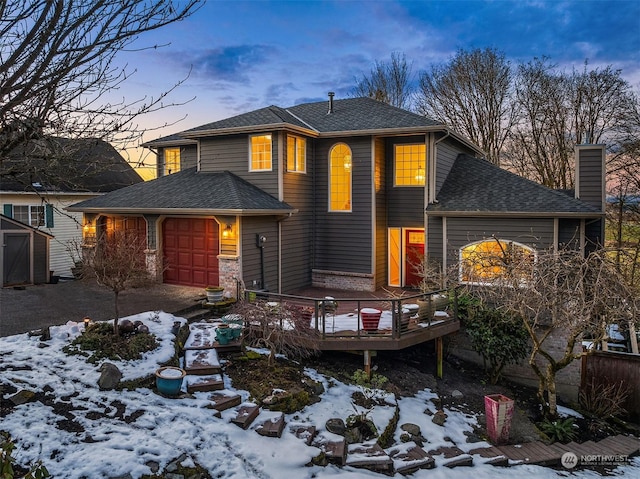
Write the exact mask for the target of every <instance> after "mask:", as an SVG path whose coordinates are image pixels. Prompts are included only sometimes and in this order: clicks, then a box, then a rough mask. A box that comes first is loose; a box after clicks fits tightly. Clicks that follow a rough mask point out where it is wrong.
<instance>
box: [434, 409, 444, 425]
mask: <svg viewBox="0 0 640 479" xmlns="http://www.w3.org/2000/svg"><path fill="white" fill-rule="evenodd" d="M446 420H447V415H446V414H445V412H444V411H443V410H442V409H438V410H437V411H436V413H435V414H434V415H433V418H432V419H431V422H432V423H434V424H437V425H438V426H444V423H445V422H446Z"/></svg>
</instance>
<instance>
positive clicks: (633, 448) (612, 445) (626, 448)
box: [598, 434, 640, 456]
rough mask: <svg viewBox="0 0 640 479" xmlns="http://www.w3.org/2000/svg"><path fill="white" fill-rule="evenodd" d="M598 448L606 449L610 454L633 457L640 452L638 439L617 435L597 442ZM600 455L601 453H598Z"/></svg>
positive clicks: (639, 440)
mask: <svg viewBox="0 0 640 479" xmlns="http://www.w3.org/2000/svg"><path fill="white" fill-rule="evenodd" d="M598 446H602V447H606V448H607V449H608V450H610V451H611V453H612V454H620V455H623V456H634V455H636V454H638V452H640V439H638V438H637V437H633V436H625V435H623V434H618V435H617V436H609V437H606V438H604V439H603V440H602V441H599V442H598ZM600 454H602V453H600Z"/></svg>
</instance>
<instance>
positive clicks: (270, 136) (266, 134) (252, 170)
mask: <svg viewBox="0 0 640 479" xmlns="http://www.w3.org/2000/svg"><path fill="white" fill-rule="evenodd" d="M257 136H268V137H269V139H270V140H271V162H270V163H271V166H270V167H269V168H260V169H258V168H253V145H252V140H251V139H252V138H254V137H257ZM249 171H250V172H251V173H254V172H260V171H273V135H272V134H271V133H256V134H254V135H249Z"/></svg>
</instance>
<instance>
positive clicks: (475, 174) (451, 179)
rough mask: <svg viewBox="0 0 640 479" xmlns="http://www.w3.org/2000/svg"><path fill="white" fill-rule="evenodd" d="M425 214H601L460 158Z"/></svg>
mask: <svg viewBox="0 0 640 479" xmlns="http://www.w3.org/2000/svg"><path fill="white" fill-rule="evenodd" d="M427 214H432V215H434V216H439V215H442V216H448V215H451V216H453V215H464V216H473V215H487V214H501V215H505V214H520V215H527V216H529V215H536V214H541V215H545V216H550V215H551V216H581V217H585V216H593V217H598V216H601V215H602V212H601V211H599V210H598V209H597V208H595V207H594V206H592V205H589V204H587V203H584V202H583V201H580V200H579V199H576V198H573V197H571V196H569V195H568V194H567V193H566V192H562V191H558V190H552V189H550V188H547V187H545V186H542V185H540V184H538V183H534V182H533V181H530V180H527V179H526V178H523V177H521V176H518V175H516V174H514V173H511V172H509V171H506V170H504V169H502V168H499V167H497V166H495V165H493V164H491V163H489V162H488V161H486V160H483V159H480V158H474V157H471V156H469V155H459V156H458V157H457V158H456V161H455V162H454V165H453V167H452V169H451V171H450V173H449V175H448V176H447V179H446V180H445V182H444V184H443V185H442V188H441V189H440V192H439V193H438V195H437V203H434V204H430V205H428V206H427Z"/></svg>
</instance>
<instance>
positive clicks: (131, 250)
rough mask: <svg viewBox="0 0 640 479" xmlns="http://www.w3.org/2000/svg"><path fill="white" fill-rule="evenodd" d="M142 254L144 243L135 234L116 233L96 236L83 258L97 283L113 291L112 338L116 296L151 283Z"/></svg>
mask: <svg viewBox="0 0 640 479" xmlns="http://www.w3.org/2000/svg"><path fill="white" fill-rule="evenodd" d="M145 251H146V240H145V238H143V237H140V235H139V234H138V232H137V231H133V230H117V231H114V232H111V233H109V234H107V233H103V234H102V235H100V237H99V238H98V240H97V242H96V245H95V249H94V250H93V251H92V252H91V254H87V255H85V268H86V270H87V271H88V272H90V273H92V274H93V275H95V277H96V280H97V282H98V284H100V285H102V286H105V287H106V288H109V289H110V290H111V291H113V295H114V308H115V317H114V319H113V332H114V334H116V335H117V334H118V321H119V318H120V309H119V302H118V300H119V295H120V293H121V292H123V291H125V290H127V289H129V288H134V287H135V288H137V287H141V286H144V285H147V284H150V283H152V282H153V281H155V278H154V277H152V275H151V274H150V273H149V270H148V269H147V265H146V255H145ZM156 263H157V262H156Z"/></svg>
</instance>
